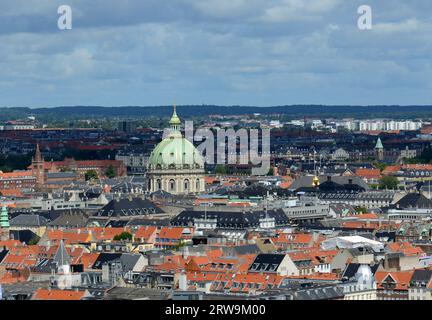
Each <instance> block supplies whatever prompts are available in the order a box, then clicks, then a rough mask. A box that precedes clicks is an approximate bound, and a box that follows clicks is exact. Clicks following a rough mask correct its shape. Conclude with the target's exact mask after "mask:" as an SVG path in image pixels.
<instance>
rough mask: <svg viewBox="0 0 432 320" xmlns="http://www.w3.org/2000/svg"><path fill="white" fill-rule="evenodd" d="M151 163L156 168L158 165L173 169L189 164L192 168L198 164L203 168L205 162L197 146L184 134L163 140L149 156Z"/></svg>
mask: <svg viewBox="0 0 432 320" xmlns="http://www.w3.org/2000/svg"><path fill="white" fill-rule="evenodd" d="M149 165H150V166H151V167H153V169H156V167H157V166H158V165H160V166H161V168H169V167H172V168H173V169H175V168H179V167H184V165H189V168H190V169H193V168H196V166H198V167H200V168H203V167H204V162H203V159H202V157H201V155H200V154H199V151H198V150H197V149H196V148H195V146H194V145H193V144H192V143H191V142H190V141H189V140H187V139H185V138H183V137H182V136H168V137H167V138H165V139H164V140H162V141H161V142H160V143H159V144H158V145H157V146H156V148H155V149H154V150H153V152H152V153H151V155H150V158H149Z"/></svg>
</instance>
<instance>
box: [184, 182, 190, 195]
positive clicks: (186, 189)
mask: <svg viewBox="0 0 432 320" xmlns="http://www.w3.org/2000/svg"><path fill="white" fill-rule="evenodd" d="M184 191H185V192H189V180H188V179H185V180H184Z"/></svg>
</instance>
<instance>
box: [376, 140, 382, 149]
mask: <svg viewBox="0 0 432 320" xmlns="http://www.w3.org/2000/svg"><path fill="white" fill-rule="evenodd" d="M375 149H384V146H383V144H382V142H381V138H380V137H378V140H377V142H376V145H375Z"/></svg>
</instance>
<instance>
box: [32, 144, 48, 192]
mask: <svg viewBox="0 0 432 320" xmlns="http://www.w3.org/2000/svg"><path fill="white" fill-rule="evenodd" d="M32 172H33V176H35V177H36V187H42V186H43V185H44V184H45V172H44V159H43V157H42V153H41V152H40V149H39V144H37V145H36V152H35V155H34V157H33V158H32Z"/></svg>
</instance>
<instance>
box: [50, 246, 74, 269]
mask: <svg viewBox="0 0 432 320" xmlns="http://www.w3.org/2000/svg"><path fill="white" fill-rule="evenodd" d="M54 262H57V264H58V265H59V266H64V265H70V264H71V257H70V256H69V254H68V253H67V251H66V248H65V245H64V242H63V240H61V241H60V245H59V247H58V249H57V252H56V254H55V255H54Z"/></svg>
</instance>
